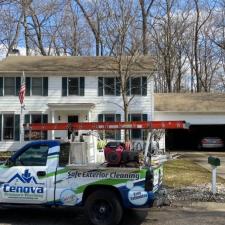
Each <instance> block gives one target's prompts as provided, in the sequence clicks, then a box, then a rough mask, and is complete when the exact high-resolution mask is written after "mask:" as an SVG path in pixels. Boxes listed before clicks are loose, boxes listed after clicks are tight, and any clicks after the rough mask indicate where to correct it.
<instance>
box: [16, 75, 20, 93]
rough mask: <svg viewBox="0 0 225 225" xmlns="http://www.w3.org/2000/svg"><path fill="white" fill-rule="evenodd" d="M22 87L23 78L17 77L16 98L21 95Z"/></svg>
mask: <svg viewBox="0 0 225 225" xmlns="http://www.w3.org/2000/svg"><path fill="white" fill-rule="evenodd" d="M20 85H21V78H20V77H16V96H18V95H19V91H20Z"/></svg>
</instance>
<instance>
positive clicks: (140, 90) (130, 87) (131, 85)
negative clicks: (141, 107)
mask: <svg viewBox="0 0 225 225" xmlns="http://www.w3.org/2000/svg"><path fill="white" fill-rule="evenodd" d="M126 89H127V95H142V96H147V77H145V76H144V77H130V78H129V79H128V80H127V87H126Z"/></svg>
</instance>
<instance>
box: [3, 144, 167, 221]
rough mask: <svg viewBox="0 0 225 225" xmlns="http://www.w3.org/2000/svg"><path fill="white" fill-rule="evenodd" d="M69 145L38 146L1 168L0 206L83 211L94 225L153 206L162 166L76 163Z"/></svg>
mask: <svg viewBox="0 0 225 225" xmlns="http://www.w3.org/2000/svg"><path fill="white" fill-rule="evenodd" d="M70 151H71V150H70V144H69V143H61V142H60V141H57V140H54V141H53V140H52V141H36V142H31V143H28V144H26V145H25V146H24V147H22V148H21V149H19V150H18V151H17V152H16V153H15V154H14V155H13V156H12V157H11V158H9V159H8V161H7V162H6V163H5V164H2V165H1V166H0V184H1V185H0V203H2V204H32V205H49V206H56V205H59V206H84V207H85V209H86V210H85V212H86V213H87V216H88V218H89V220H90V221H91V223H92V224H95V225H103V224H104V225H112V224H114V225H116V224H118V223H119V222H120V221H121V219H122V216H123V209H124V208H140V207H151V206H152V203H153V201H154V193H155V192H157V190H158V189H159V187H160V185H161V182H162V175H163V173H162V172H163V170H162V166H156V167H146V166H142V167H141V168H123V167H107V166H106V165H102V164H73V163H71V161H70Z"/></svg>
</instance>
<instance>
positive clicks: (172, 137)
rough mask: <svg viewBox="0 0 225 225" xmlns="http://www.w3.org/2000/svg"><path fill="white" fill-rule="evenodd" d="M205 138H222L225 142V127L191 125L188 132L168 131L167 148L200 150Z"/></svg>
mask: <svg viewBox="0 0 225 225" xmlns="http://www.w3.org/2000/svg"><path fill="white" fill-rule="evenodd" d="M204 137H220V138H222V140H223V141H224V142H225V125H191V126H190V128H189V129H188V130H166V148H167V149H168V150H176V151H179V150H198V145H199V143H200V140H201V139H202V138H204Z"/></svg>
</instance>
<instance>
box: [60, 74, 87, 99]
mask: <svg viewBox="0 0 225 225" xmlns="http://www.w3.org/2000/svg"><path fill="white" fill-rule="evenodd" d="M84 89H85V78H84V77H62V96H69V95H78V96H84Z"/></svg>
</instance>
